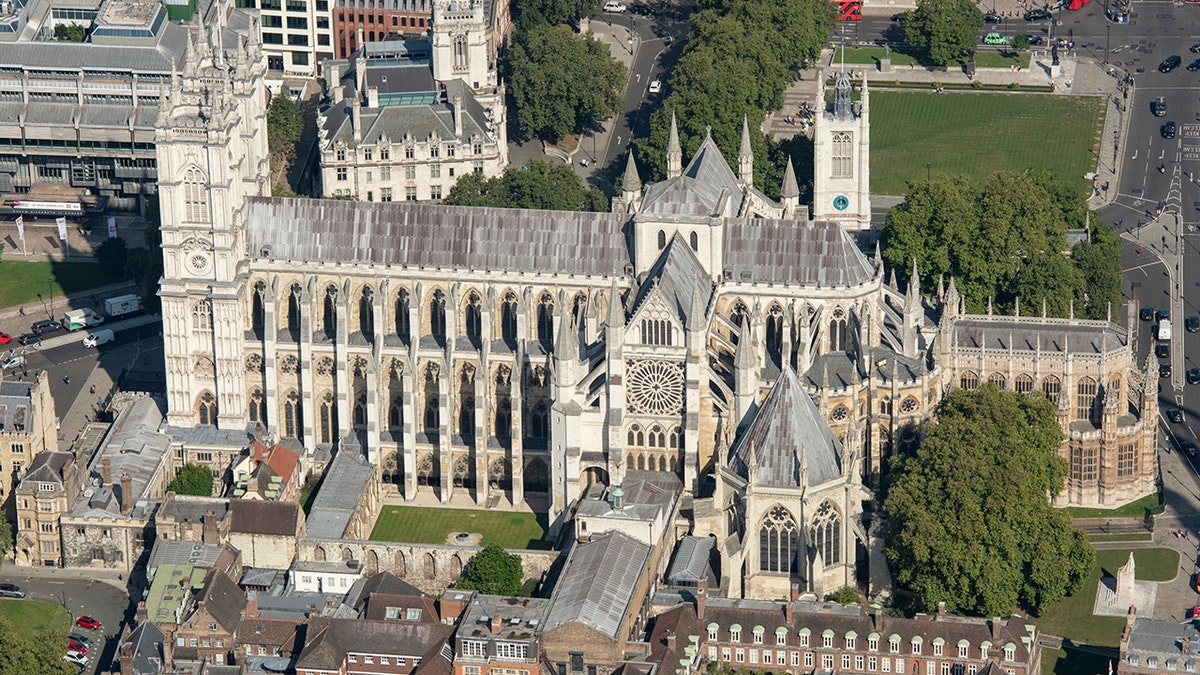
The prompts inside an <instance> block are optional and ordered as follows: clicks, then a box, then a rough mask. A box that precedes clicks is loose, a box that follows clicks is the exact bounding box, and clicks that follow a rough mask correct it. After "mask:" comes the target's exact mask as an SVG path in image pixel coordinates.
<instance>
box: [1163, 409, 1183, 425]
mask: <svg viewBox="0 0 1200 675" xmlns="http://www.w3.org/2000/svg"><path fill="white" fill-rule="evenodd" d="M1167 419H1169V420H1171V422H1172V423H1174V424H1180V423H1182V422H1183V411H1182V410H1180V409H1179V408H1171V409H1169V410H1167Z"/></svg>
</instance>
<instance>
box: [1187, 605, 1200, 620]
mask: <svg viewBox="0 0 1200 675" xmlns="http://www.w3.org/2000/svg"><path fill="white" fill-rule="evenodd" d="M1188 618H1191V619H1200V605H1196V606H1195V607H1193V608H1192V609H1191V611H1190V612H1188Z"/></svg>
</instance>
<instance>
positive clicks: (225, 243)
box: [155, 10, 270, 429]
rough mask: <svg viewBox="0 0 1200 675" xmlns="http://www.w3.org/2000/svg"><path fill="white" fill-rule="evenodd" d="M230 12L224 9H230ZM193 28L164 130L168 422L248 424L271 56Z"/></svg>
mask: <svg viewBox="0 0 1200 675" xmlns="http://www.w3.org/2000/svg"><path fill="white" fill-rule="evenodd" d="M219 11H220V10H219ZM222 23H223V22H222V21H221V19H220V18H218V19H217V25H216V26H214V27H213V30H212V31H211V40H212V41H213V42H214V44H210V43H209V42H208V40H209V39H210V38H207V37H202V36H204V35H206V34H207V33H208V31H198V30H195V29H194V28H191V27H189V29H188V30H189V37H188V47H187V50H186V53H185V55H184V61H183V72H182V73H179V74H175V75H173V76H172V79H171V87H170V92H169V94H168V95H167V97H165V98H164V99H163V100H162V101H161V103H160V107H159V117H158V121H157V132H156V135H155V143H156V156H157V160H158V198H159V210H160V215H161V220H162V252H163V281H162V285H161V287H160V289H159V295H160V297H161V298H162V315H163V323H164V331H163V332H164V335H165V337H164V350H165V357H166V371H167V372H166V375H167V408H168V410H167V420H168V422H169V423H170V424H172V425H178V426H184V427H190V426H196V425H213V426H217V427H219V428H222V429H238V428H245V426H246V424H247V418H248V413H247V406H246V395H245V394H246V392H245V382H244V380H245V372H246V364H245V359H244V355H243V348H242V345H243V342H244V339H245V336H244V331H245V326H246V325H247V322H246V320H245V315H246V314H247V311H248V310H247V307H246V299H245V298H243V297H242V296H243V294H245V293H247V292H248V291H247V288H246V287H247V284H246V283H245V277H246V273H247V272H246V268H247V264H248V259H249V255H248V251H247V250H246V224H245V222H244V217H245V202H246V198H247V197H251V196H261V195H269V194H270V164H269V158H268V151H267V122H266V117H267V96H266V89H265V87H264V85H263V76H264V74H265V73H266V69H267V68H266V66H267V61H266V56H265V55H264V54H263V52H262V49H261V45H260V44H259V41H258V26H257V21H253V22H252V24H251V26H250V30H249V35H248V36H247V35H240V34H236V33H234V32H233V31H230V30H223V29H222V27H221V25H222Z"/></svg>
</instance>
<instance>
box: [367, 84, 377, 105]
mask: <svg viewBox="0 0 1200 675" xmlns="http://www.w3.org/2000/svg"><path fill="white" fill-rule="evenodd" d="M367 107H368V108H378V107H379V87H367Z"/></svg>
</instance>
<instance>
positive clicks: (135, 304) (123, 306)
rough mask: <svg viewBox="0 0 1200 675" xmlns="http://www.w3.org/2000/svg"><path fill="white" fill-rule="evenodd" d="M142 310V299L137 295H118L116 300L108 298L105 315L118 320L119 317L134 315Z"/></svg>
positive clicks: (105, 304)
mask: <svg viewBox="0 0 1200 675" xmlns="http://www.w3.org/2000/svg"><path fill="white" fill-rule="evenodd" d="M141 310H142V298H141V297H140V296H137V295H132V294H130V295H118V296H117V297H115V298H108V299H107V300H105V301H104V313H105V314H107V315H108V316H109V317H111V318H113V319H116V318H117V317H122V316H125V315H126V314H133V313H134V312H140V311H141Z"/></svg>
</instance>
